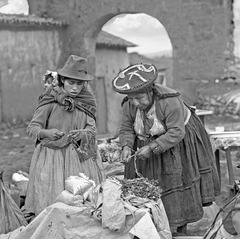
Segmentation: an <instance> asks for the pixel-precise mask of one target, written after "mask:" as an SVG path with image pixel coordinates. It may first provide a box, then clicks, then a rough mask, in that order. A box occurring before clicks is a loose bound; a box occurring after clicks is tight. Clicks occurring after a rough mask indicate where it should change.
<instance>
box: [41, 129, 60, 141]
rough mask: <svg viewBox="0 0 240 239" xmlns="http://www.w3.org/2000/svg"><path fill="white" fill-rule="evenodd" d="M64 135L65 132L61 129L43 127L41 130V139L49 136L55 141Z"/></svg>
mask: <svg viewBox="0 0 240 239" xmlns="http://www.w3.org/2000/svg"><path fill="white" fill-rule="evenodd" d="M63 135H64V133H63V132H61V131H59V130H58V129H42V130H40V132H39V138H40V139H43V138H48V139H50V140H53V141H54V140H58V139H60V138H62V136H63Z"/></svg>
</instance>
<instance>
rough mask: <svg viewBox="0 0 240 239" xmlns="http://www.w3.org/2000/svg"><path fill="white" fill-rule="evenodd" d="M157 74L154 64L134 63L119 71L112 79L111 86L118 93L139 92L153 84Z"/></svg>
mask: <svg viewBox="0 0 240 239" xmlns="http://www.w3.org/2000/svg"><path fill="white" fill-rule="evenodd" d="M157 75H158V73H157V68H156V67H155V66H154V65H151V64H143V63H138V64H134V65H131V66H128V67H127V68H125V69H124V70H122V71H120V72H119V74H118V75H117V76H116V77H115V78H114V79H113V81H112V87H113V90H114V91H116V92H118V93H120V94H129V93H135V92H140V91H142V90H143V89H144V88H146V87H148V86H149V85H151V84H153V82H154V81H155V80H156V78H157Z"/></svg>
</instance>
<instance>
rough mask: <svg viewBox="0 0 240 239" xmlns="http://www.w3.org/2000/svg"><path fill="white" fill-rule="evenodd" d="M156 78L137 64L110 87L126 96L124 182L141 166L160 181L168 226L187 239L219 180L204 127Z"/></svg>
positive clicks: (122, 136) (121, 133) (152, 68)
mask: <svg viewBox="0 0 240 239" xmlns="http://www.w3.org/2000/svg"><path fill="white" fill-rule="evenodd" d="M156 78H157V69H156V67H155V66H153V65H150V64H135V65H132V66H129V67H127V68H126V69H124V70H122V71H121V72H120V73H119V74H118V75H117V77H116V78H115V79H114V80H113V82H112V85H113V90H114V91H116V92H118V93H120V94H126V95H127V96H126V97H125V98H124V100H123V102H122V107H123V115H122V122H121V126H120V130H119V138H120V144H121V146H122V160H124V161H126V166H125V178H135V177H137V175H136V169H135V167H137V170H138V173H140V174H141V175H142V176H143V177H146V178H149V179H158V181H159V184H160V186H161V187H162V189H163V192H162V196H161V198H162V201H163V203H164V206H165V209H166V212H167V215H168V219H169V223H170V226H171V228H173V229H175V228H177V231H176V232H175V233H177V234H178V235H184V234H186V233H187V224H188V223H190V222H195V221H197V220H199V219H201V218H202V216H203V206H207V205H211V203H212V202H213V201H214V200H215V196H216V195H217V194H219V192H220V186H219V185H220V184H219V177H218V174H217V169H216V165H215V161H214V156H213V151H212V147H211V143H210V141H209V137H208V134H207V132H206V131H205V129H204V126H203V124H202V122H201V121H200V119H199V118H198V116H197V115H196V114H195V113H194V111H193V110H191V108H190V107H188V106H187V105H185V104H184V102H183V100H182V99H181V97H180V94H179V93H178V92H176V91H175V90H173V89H170V88H168V87H166V86H163V85H159V84H154V81H155V79H156ZM133 154H135V156H136V157H135V158H134V157H131V155H133ZM135 160H136V161H135ZM134 161H135V162H134ZM135 163H136V165H135Z"/></svg>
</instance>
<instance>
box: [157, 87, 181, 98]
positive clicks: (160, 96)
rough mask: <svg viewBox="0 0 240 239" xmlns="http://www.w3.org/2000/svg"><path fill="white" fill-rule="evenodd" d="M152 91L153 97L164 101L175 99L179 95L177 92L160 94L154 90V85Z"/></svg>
mask: <svg viewBox="0 0 240 239" xmlns="http://www.w3.org/2000/svg"><path fill="white" fill-rule="evenodd" d="M152 91H153V95H155V96H156V97H157V98H158V99H166V98H170V97H177V96H179V95H180V93H179V92H175V93H165V94H161V93H160V92H159V91H158V90H157V89H156V87H155V85H153V87H152Z"/></svg>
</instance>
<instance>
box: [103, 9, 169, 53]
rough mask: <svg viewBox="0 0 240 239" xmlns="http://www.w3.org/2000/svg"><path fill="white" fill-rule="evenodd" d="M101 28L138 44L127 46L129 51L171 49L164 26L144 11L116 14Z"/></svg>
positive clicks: (142, 51)
mask: <svg viewBox="0 0 240 239" xmlns="http://www.w3.org/2000/svg"><path fill="white" fill-rule="evenodd" d="M102 29H103V30H104V31H106V32H108V33H111V34H113V35H116V36H119V37H121V38H124V39H126V40H128V41H130V42H132V43H135V44H136V45H138V47H136V48H135V47H134V48H129V49H128V51H129V52H132V51H137V52H139V53H140V54H151V53H158V52H162V51H164V52H165V51H168V52H171V51H172V44H171V41H170V39H169V36H168V34H167V32H166V30H165V28H164V26H163V25H162V24H161V23H160V22H159V21H158V20H157V19H156V18H153V17H151V16H149V15H147V14H144V13H141V14H121V15H118V16H117V17H115V18H112V19H111V20H110V21H108V22H107V23H106V24H105V25H104V26H103V28H102Z"/></svg>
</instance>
